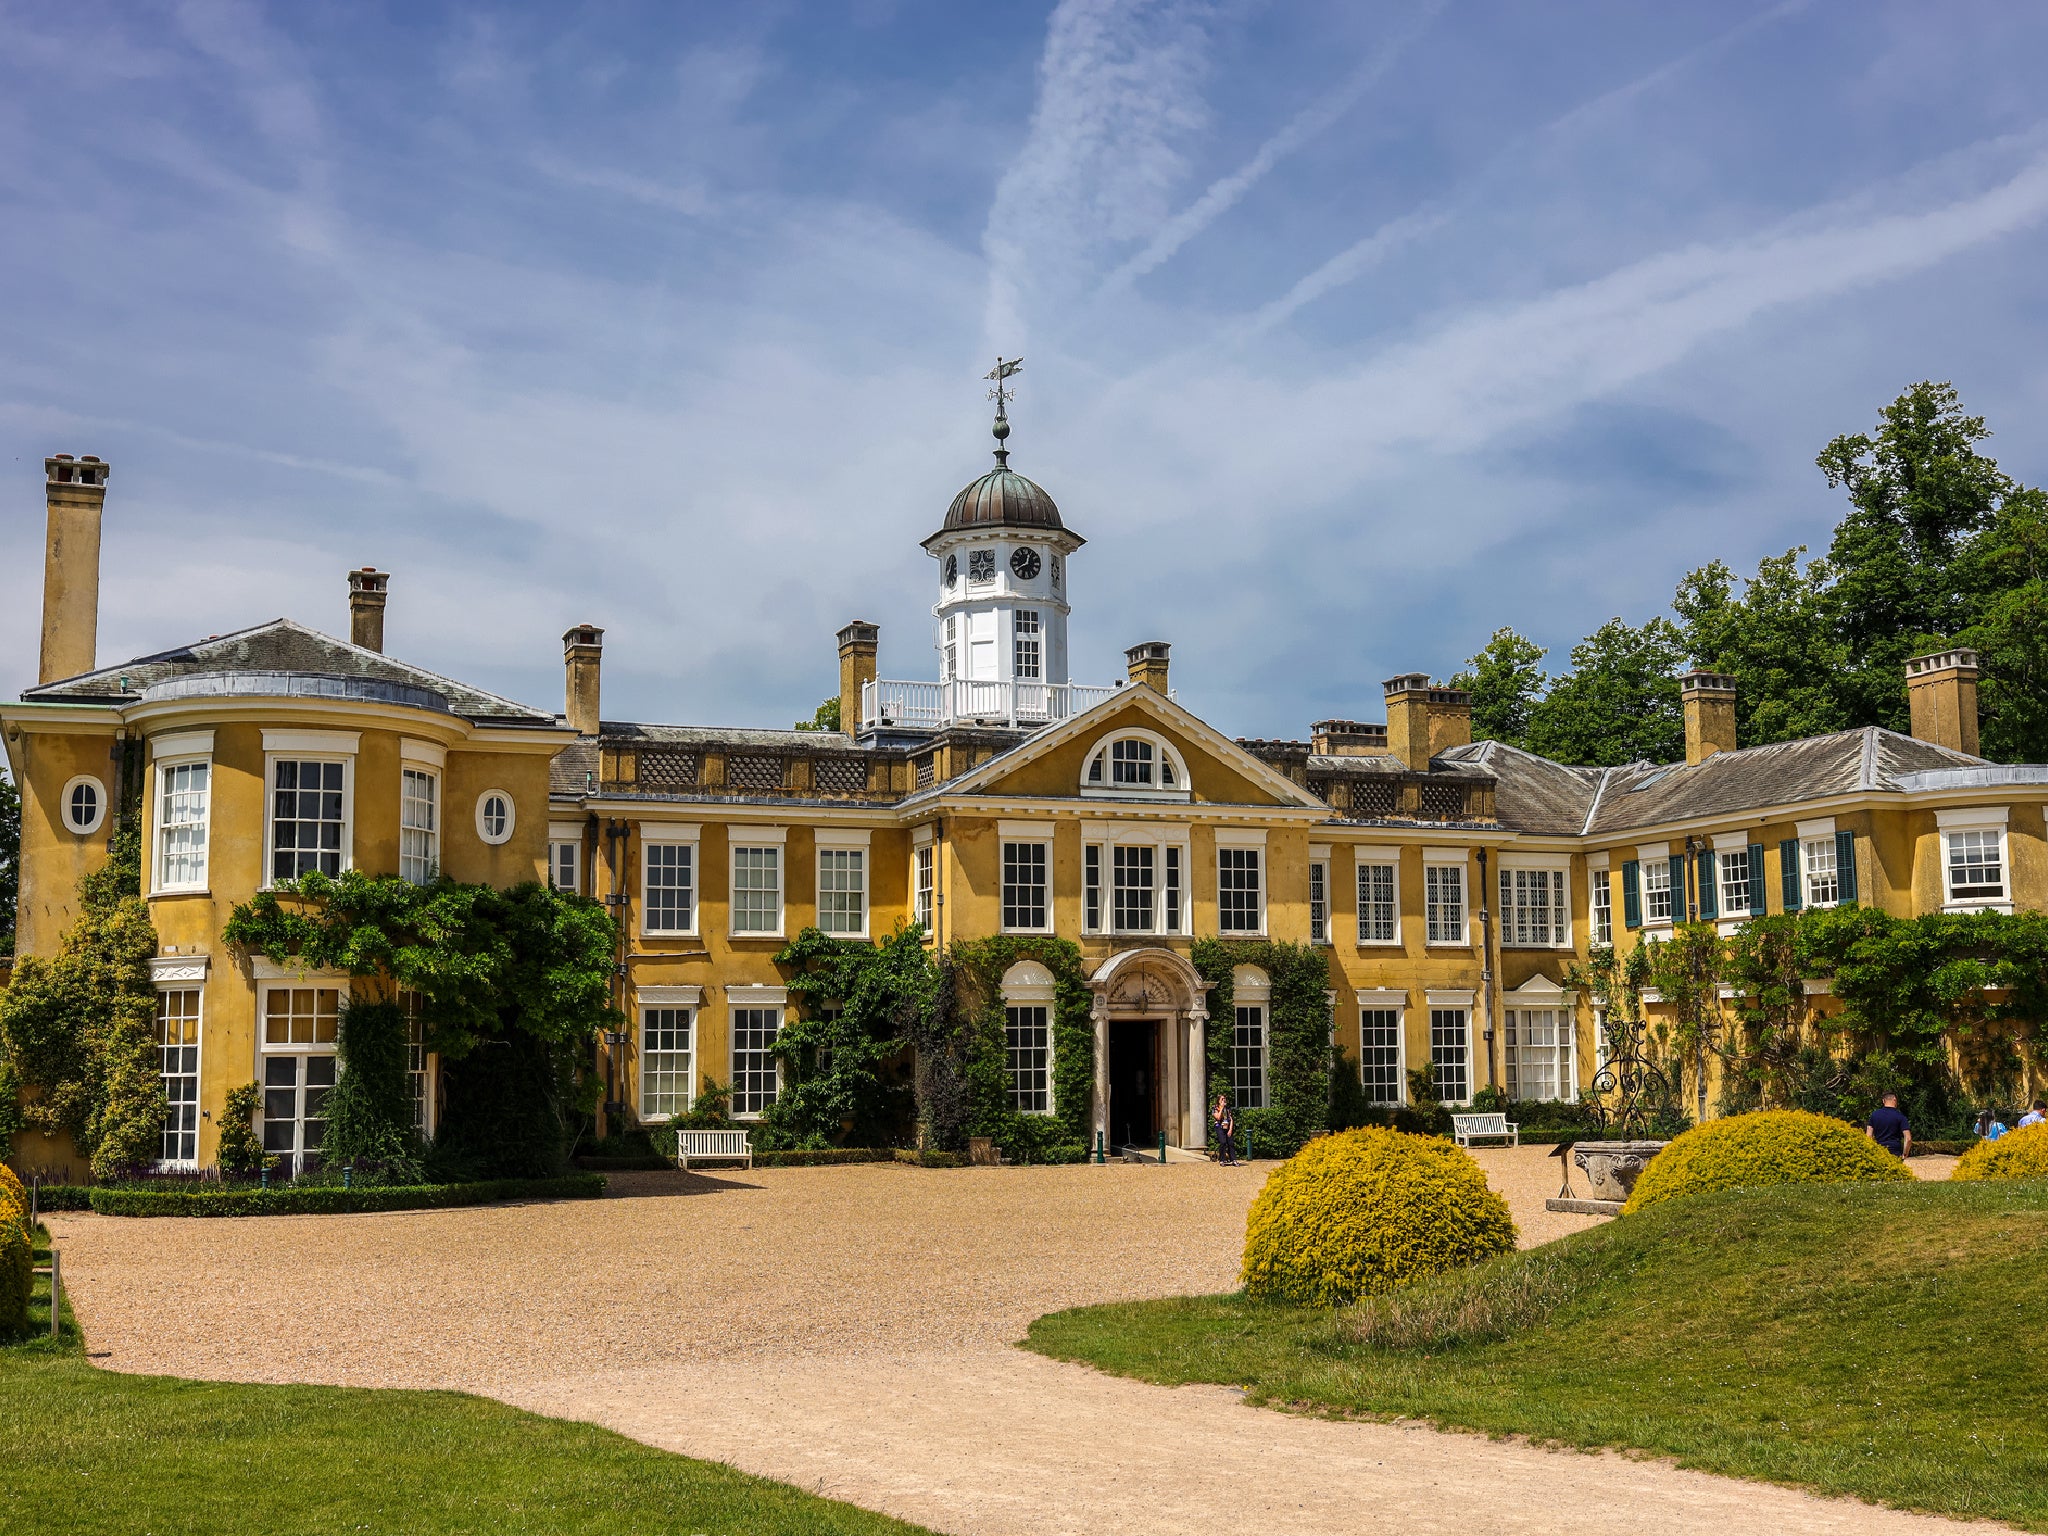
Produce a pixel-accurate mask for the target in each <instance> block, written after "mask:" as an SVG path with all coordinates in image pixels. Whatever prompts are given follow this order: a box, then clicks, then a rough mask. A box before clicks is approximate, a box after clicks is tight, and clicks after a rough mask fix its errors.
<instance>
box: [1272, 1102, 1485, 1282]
mask: <svg viewBox="0 0 2048 1536" xmlns="http://www.w3.org/2000/svg"><path fill="white" fill-rule="evenodd" d="M1515 1237H1516V1233H1515V1223H1514V1220H1513V1218H1512V1217H1510V1216H1509V1214H1508V1206H1507V1202H1506V1201H1505V1200H1503V1199H1501V1197H1500V1196H1499V1195H1497V1194H1495V1193H1494V1192H1493V1191H1492V1190H1491V1189H1488V1188H1487V1187H1486V1175H1485V1174H1484V1173H1482V1172H1480V1169H1479V1164H1478V1163H1476V1162H1474V1161H1473V1160H1472V1158H1471V1156H1470V1155H1469V1154H1468V1153H1466V1152H1464V1151H1462V1150H1460V1149H1459V1148H1458V1147H1456V1146H1453V1145H1451V1144H1450V1143H1449V1142H1445V1141H1440V1140H1437V1139H1435V1138H1432V1137H1424V1136H1410V1135H1407V1134H1405V1133H1404V1132H1401V1131H1389V1130H1381V1129H1379V1128H1377V1127H1369V1128H1367V1129H1364V1130H1357V1131H1344V1132H1341V1133H1339V1134H1337V1135H1334V1136H1320V1137H1317V1138H1316V1139H1315V1140H1314V1141H1311V1142H1310V1143H1309V1144H1308V1145H1307V1146H1305V1147H1303V1148H1302V1149H1301V1151H1299V1152H1298V1153H1296V1154H1295V1155H1294V1156H1293V1157H1292V1158H1290V1159H1289V1160H1288V1161H1287V1162H1285V1163H1283V1164H1281V1166H1280V1167H1278V1168H1276V1169H1275V1170H1274V1171H1273V1174H1272V1176H1271V1177H1269V1178H1268V1179H1267V1180H1266V1187H1265V1188H1264V1189H1262V1190H1260V1191H1259V1196H1258V1198H1257V1199H1256V1200H1254V1201H1253V1202H1252V1209H1251V1215H1250V1216H1249V1218H1248V1219H1247V1220H1246V1223H1245V1243H1244V1288H1245V1291H1246V1293H1247V1294H1248V1295H1251V1296H1255V1297H1259V1298H1262V1299H1266V1300H1272V1301H1287V1302H1293V1303H1296V1304H1298V1305H1303V1306H1332V1305H1341V1304H1344V1303H1347V1302H1353V1301H1356V1300H1358V1298H1359V1297H1361V1296H1377V1295H1382V1294H1384V1293H1386V1292H1388V1291H1391V1290H1393V1289H1394V1288H1395V1287H1396V1286H1398V1285H1402V1284H1405V1283H1406V1282H1408V1281H1410V1280H1415V1279H1420V1278H1421V1277H1423V1276H1425V1275H1436V1274H1442V1273H1444V1272H1446V1271H1448V1270H1453V1269H1459V1268H1462V1267H1464V1266H1465V1265H1467V1264H1476V1263H1478V1262H1479V1261H1480V1260H1482V1259H1489V1258H1492V1257H1493V1256H1494V1255H1495V1254H1500V1253H1507V1252H1510V1251H1511V1250H1512V1249H1513V1248H1514V1246H1515Z"/></svg>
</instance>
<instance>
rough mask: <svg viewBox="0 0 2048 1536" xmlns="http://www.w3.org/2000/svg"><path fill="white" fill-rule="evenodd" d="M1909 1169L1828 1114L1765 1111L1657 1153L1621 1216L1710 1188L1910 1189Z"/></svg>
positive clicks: (1714, 1124)
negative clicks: (1864, 1186)
mask: <svg viewBox="0 0 2048 1536" xmlns="http://www.w3.org/2000/svg"><path fill="white" fill-rule="evenodd" d="M1912 1181H1913V1175H1912V1174H1911V1173H1910V1172H1908V1171H1907V1168H1906V1165H1905V1164H1904V1163H1902V1162H1900V1161H1899V1160H1898V1159H1897V1158H1896V1157H1893V1156H1892V1155H1891V1153H1889V1152H1887V1151H1885V1149H1884V1148H1883V1147H1880V1146H1879V1145H1878V1144H1877V1143H1876V1142H1874V1141H1872V1140H1871V1139H1870V1138H1869V1137H1868V1136H1866V1135H1864V1134H1863V1132H1861V1131H1859V1130H1858V1129H1856V1127H1855V1126H1853V1125H1850V1124H1849V1123H1848V1122H1846V1121H1843V1120H1837V1119H1835V1118H1833V1117H1832V1116H1830V1115H1810V1114H1808V1113H1806V1112H1805V1111H1804V1110H1798V1109H1768V1110H1762V1111H1759V1112H1757V1113H1755V1114H1749V1115H1730V1116H1728V1117H1727V1118H1725V1119H1721V1120H1709V1121H1708V1122H1707V1123H1706V1124H1705V1125H1696V1126H1694V1127H1693V1128H1692V1129H1691V1130H1689V1131H1687V1132H1686V1133H1685V1134H1684V1135H1682V1136H1680V1137H1678V1138H1677V1139H1676V1140H1675V1141H1673V1142H1672V1143H1671V1144H1670V1145H1669V1146H1667V1147H1665V1149H1664V1150H1663V1151H1662V1152H1659V1153H1658V1154H1657V1155H1656V1157H1654V1158H1652V1159H1651V1161H1650V1166H1649V1167H1647V1168H1645V1169H1644V1170H1643V1172H1642V1176H1641V1177H1640V1178H1638V1179H1637V1180H1636V1187H1635V1190H1634V1192H1633V1193H1632V1194H1630V1195H1629V1197H1628V1204H1627V1205H1625V1206H1623V1207H1622V1214H1623V1215H1629V1214H1632V1213H1634V1212H1636V1211H1640V1210H1641V1209H1642V1208H1643V1207H1644V1206H1646V1205H1655V1204H1657V1203H1658V1202H1659V1201H1662V1200H1676V1199H1678V1198H1679V1197H1680V1196H1683V1195H1698V1194H1705V1193H1706V1192H1707V1191H1708V1190H1714V1189H1760V1188H1763V1187H1765V1186H1767V1185H1771V1184H1853V1183H1878V1184H1910V1183H1911V1182H1912Z"/></svg>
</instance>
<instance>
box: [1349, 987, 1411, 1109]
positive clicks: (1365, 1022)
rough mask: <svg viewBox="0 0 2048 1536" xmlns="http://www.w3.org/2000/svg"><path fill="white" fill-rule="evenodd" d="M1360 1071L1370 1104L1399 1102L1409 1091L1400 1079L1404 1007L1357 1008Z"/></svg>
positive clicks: (1366, 1099)
mask: <svg viewBox="0 0 2048 1536" xmlns="http://www.w3.org/2000/svg"><path fill="white" fill-rule="evenodd" d="M1358 1072H1359V1076H1360V1078H1361V1079H1362V1080H1363V1081H1364V1083H1365V1101H1366V1103H1368V1104H1399V1103H1401V1102H1402V1101H1403V1099H1404V1098H1405V1097H1406V1095H1405V1094H1404V1093H1403V1091H1402V1090H1403V1088H1404V1087H1405V1086H1406V1085H1405V1084H1404V1083H1403V1082H1402V1081H1401V1010H1400V1009H1398V1008H1361V1009H1360V1010H1359V1011H1358Z"/></svg>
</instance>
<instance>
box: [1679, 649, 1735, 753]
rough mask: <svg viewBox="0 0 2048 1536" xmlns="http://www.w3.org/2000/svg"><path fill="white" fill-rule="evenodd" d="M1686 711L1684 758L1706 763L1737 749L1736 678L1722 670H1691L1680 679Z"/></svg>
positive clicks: (1681, 702) (1680, 688)
mask: <svg viewBox="0 0 2048 1536" xmlns="http://www.w3.org/2000/svg"><path fill="white" fill-rule="evenodd" d="M1678 702H1679V707H1680V708H1682V709H1683V710H1684V711H1685V761H1686V763H1687V765H1688V766H1691V765H1695V764H1698V763H1703V762H1705V761H1706V760H1707V759H1708V758H1710V757H1712V756H1713V755H1714V754H1715V753H1716V752H1733V751H1734V750H1735V679H1734V678H1732V677H1729V676H1727V675H1726V674H1724V673H1720V672H1688V673H1686V674H1685V675H1684V676H1683V677H1681V678H1679V680H1678Z"/></svg>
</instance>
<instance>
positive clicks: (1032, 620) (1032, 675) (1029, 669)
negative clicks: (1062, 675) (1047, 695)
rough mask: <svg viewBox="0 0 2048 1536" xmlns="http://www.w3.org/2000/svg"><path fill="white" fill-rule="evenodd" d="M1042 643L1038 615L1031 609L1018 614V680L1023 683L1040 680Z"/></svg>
mask: <svg viewBox="0 0 2048 1536" xmlns="http://www.w3.org/2000/svg"><path fill="white" fill-rule="evenodd" d="M1041 653H1042V644H1041V641H1040V638H1039V628H1038V615H1037V613H1035V612H1033V611H1032V610H1030V609H1028V608H1027V609H1023V610H1021V611H1020V612H1019V613H1018V614H1017V680H1018V681H1019V682H1023V683H1035V682H1037V681H1038V677H1039V673H1040V670H1041V667H1040V657H1041Z"/></svg>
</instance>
